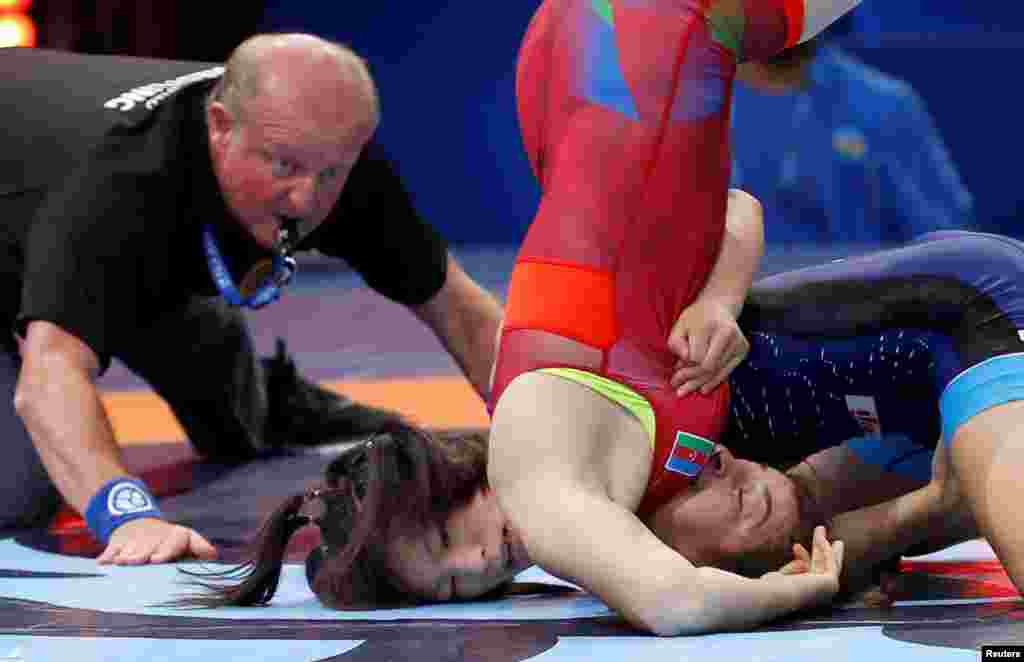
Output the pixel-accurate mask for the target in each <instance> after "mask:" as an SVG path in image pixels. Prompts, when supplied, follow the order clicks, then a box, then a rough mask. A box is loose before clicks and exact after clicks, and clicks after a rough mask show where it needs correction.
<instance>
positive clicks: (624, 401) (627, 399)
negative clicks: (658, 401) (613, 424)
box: [537, 368, 656, 449]
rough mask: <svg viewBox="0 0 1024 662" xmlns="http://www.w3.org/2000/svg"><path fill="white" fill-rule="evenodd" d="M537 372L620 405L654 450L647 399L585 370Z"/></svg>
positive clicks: (652, 422)
mask: <svg viewBox="0 0 1024 662" xmlns="http://www.w3.org/2000/svg"><path fill="white" fill-rule="evenodd" d="M537 372H543V373H546V374H549V375H555V376H556V377H562V378H563V379H568V380H569V381H571V382H576V383H577V384H582V385H584V386H586V387H587V388H589V389H591V390H593V391H596V392H597V393H600V394H601V395H603V396H604V397H606V398H608V399H609V400H611V401H612V402H614V403H616V404H619V405H622V407H623V408H624V409H625V410H626V411H628V412H629V413H630V414H633V416H636V418H637V420H638V421H640V425H642V426H643V428H644V432H646V433H647V439H648V440H649V441H650V442H651V448H652V449H653V448H654V440H655V436H654V432H655V430H656V427H655V422H654V408H653V407H651V403H649V402H647V399H646V398H644V396H642V395H640V394H639V393H637V392H636V391H634V390H633V389H631V388H629V387H628V386H626V385H625V384H620V383H619V382H616V381H612V380H611V379H608V378H607V377H602V376H601V375H595V374H594V373H592V372H587V371H586V370H577V369H576V368H541V369H540V370H538V371H537Z"/></svg>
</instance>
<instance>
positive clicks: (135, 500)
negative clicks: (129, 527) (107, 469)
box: [107, 483, 153, 515]
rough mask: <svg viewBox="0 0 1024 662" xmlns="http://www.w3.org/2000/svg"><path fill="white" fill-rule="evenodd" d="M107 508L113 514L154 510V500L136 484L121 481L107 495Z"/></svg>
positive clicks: (129, 513)
mask: <svg viewBox="0 0 1024 662" xmlns="http://www.w3.org/2000/svg"><path fill="white" fill-rule="evenodd" d="M107 509H108V510H109V511H110V514H111V515H131V514H132V513H141V512H145V511H147V510H153V501H152V499H150V498H149V495H148V494H146V493H145V492H143V491H142V490H140V489H139V488H138V487H137V486H136V485H135V484H133V483H120V484H118V485H115V486H114V489H112V490H110V494H108V495H107Z"/></svg>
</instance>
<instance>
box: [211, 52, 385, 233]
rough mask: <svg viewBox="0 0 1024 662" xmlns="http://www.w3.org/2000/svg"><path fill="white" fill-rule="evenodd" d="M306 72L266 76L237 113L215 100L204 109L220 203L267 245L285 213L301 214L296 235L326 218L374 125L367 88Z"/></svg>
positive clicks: (307, 231)
mask: <svg viewBox="0 0 1024 662" xmlns="http://www.w3.org/2000/svg"><path fill="white" fill-rule="evenodd" d="M314 71H315V70H314ZM307 73H308V72H307ZM309 75H310V76H311V78H310V79H304V78H303V77H302V76H300V75H296V76H294V77H291V76H289V77H284V76H281V77H276V78H275V77H271V80H270V82H269V83H268V84H267V85H266V86H265V89H264V90H263V91H261V92H260V93H257V94H255V95H254V96H252V97H250V98H247V99H246V100H245V101H244V102H243V103H240V104H239V106H240V107H239V108H238V109H235V110H234V112H232V109H231V108H229V106H228V105H225V104H222V103H220V102H215V103H213V104H210V107H209V109H208V111H207V127H208V132H209V139H210V154H211V159H212V161H213V167H214V172H215V174H216V176H217V180H218V182H219V184H220V188H221V192H222V194H223V196H224V199H225V202H226V203H227V205H228V207H229V209H230V210H231V212H232V213H233V214H234V216H235V218H236V220H238V221H239V222H240V223H241V224H242V225H243V227H245V229H246V230H247V231H248V232H249V234H250V235H251V236H252V237H253V238H254V239H255V240H256V242H257V243H258V244H259V245H261V246H262V247H264V248H271V247H272V246H273V243H274V240H275V238H276V237H277V230H278V228H279V227H280V226H281V224H282V223H283V221H284V219H286V218H294V219H296V220H297V221H298V229H299V235H300V236H305V235H306V234H308V233H309V232H311V231H312V230H313V229H314V228H316V227H317V226H318V225H320V223H322V222H323V221H324V219H325V218H326V217H327V215H328V213H329V212H330V211H331V209H332V208H333V206H334V204H335V203H336V202H337V200H338V196H339V195H340V193H341V190H342V187H343V186H344V185H345V180H346V179H347V178H348V175H349V172H350V171H351V169H352V166H353V164H354V163H355V162H356V159H357V158H358V157H359V154H360V152H361V151H362V150H363V147H364V146H365V145H366V142H367V141H368V140H369V138H370V136H371V135H372V133H373V130H374V129H375V128H376V114H375V112H376V111H375V109H374V106H373V104H372V102H371V97H369V96H368V93H364V92H362V91H360V90H359V89H353V87H354V85H353V84H352V83H351V82H346V81H337V80H334V79H333V78H331V77H329V76H323V75H321V76H316V75H315V74H309Z"/></svg>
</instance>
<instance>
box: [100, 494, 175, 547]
mask: <svg viewBox="0 0 1024 662" xmlns="http://www.w3.org/2000/svg"><path fill="white" fill-rule="evenodd" d="M143 517H158V518H162V517H163V513H161V512H160V509H159V508H157V505H156V499H154V498H153V495H152V494H150V493H149V490H148V489H146V484H145V483H143V482H142V481H141V480H136V479H134V478H115V479H113V480H109V481H107V482H106V483H104V484H103V487H101V488H100V489H99V491H98V492H96V494H94V495H93V497H92V498H91V499H89V505H88V506H86V509H85V524H86V526H88V527H89V530H90V531H92V533H93V535H95V536H96V537H97V538H98V539H99V541H100V542H101V543H103V544H104V545H106V544H107V542H109V541H110V534H112V533H113V532H114V529H116V528H117V527H119V526H121V525H122V524H124V523H125V522H130V521H131V520H133V519H141V518H143Z"/></svg>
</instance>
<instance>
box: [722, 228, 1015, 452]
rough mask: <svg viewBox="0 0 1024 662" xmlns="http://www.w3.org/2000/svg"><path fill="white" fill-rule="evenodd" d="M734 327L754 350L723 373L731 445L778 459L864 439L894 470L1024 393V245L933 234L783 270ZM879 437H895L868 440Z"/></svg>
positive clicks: (761, 285) (761, 284)
mask: <svg viewBox="0 0 1024 662" xmlns="http://www.w3.org/2000/svg"><path fill="white" fill-rule="evenodd" d="M740 325H741V327H742V328H743V329H744V330H745V332H746V333H747V336H748V338H749V339H750V343H751V351H750V355H749V357H748V359H747V361H746V362H745V363H744V364H743V365H741V366H740V367H739V368H737V369H736V370H735V372H734V373H733V375H732V377H731V378H730V384H731V387H732V393H733V397H732V403H731V408H730V420H729V427H728V432H727V433H726V435H725V437H724V439H723V442H724V443H725V444H726V446H728V447H729V448H730V449H732V450H733V451H734V452H735V453H737V454H738V455H740V456H742V457H747V458H750V459H754V460H760V461H768V460H770V461H772V462H773V463H776V462H778V461H780V459H783V458H786V459H788V460H789V461H797V460H799V459H802V458H803V457H805V456H807V455H808V454H810V453H813V452H815V451H817V450H820V449H823V448H827V447H829V446H835V445H838V444H840V443H843V442H845V441H847V440H850V439H858V440H859V441H860V442H863V443H861V447H862V448H868V447H869V446H871V447H874V448H876V451H874V452H875V453H876V457H875V458H874V459H875V460H878V458H879V457H884V458H885V459H884V462H883V461H881V460H879V463H882V464H885V465H886V468H892V466H891V465H892V464H893V463H899V462H904V461H907V460H909V459H910V457H909V456H910V455H912V454H913V453H914V452H915V449H918V450H920V451H921V452H923V453H926V454H927V455H930V453H928V451H929V450H930V449H932V448H934V447H935V444H936V442H937V441H938V439H939V438H940V434H941V435H942V438H944V439H945V440H946V443H949V441H950V440H951V439H952V437H953V433H954V432H955V430H956V428H957V427H958V426H959V425H960V424H962V423H963V422H965V421H966V420H968V419H969V418H971V417H972V416H974V415H976V414H977V413H979V412H981V411H983V410H985V409H987V408H989V407H992V406H995V405H998V404H1001V403H1004V402H1009V401H1011V400H1019V399H1024V336H1022V334H1024V331H1022V329H1024V243H1022V242H1019V241H1016V240H1013V239H1010V238H1007V237H1002V236H998V235H991V234H980V233H972V232H963V231H943V232H935V233H931V234H927V235H923V236H922V237H920V238H919V239H918V240H916V241H914V242H912V243H910V244H908V245H906V246H904V247H901V248H897V249H892V250H886V251H879V252H875V253H870V254H867V255H863V256H858V257H854V258H849V259H846V260H837V261H834V262H831V263H828V264H824V265H819V266H814V267H809V268H806V269H800V270H796V271H791V272H786V273H782V274H777V275H775V276H771V277H769V278H765V279H763V280H761V281H758V282H757V283H756V284H755V285H754V287H753V288H752V290H751V294H750V296H749V297H748V299H747V303H746V305H745V307H744V311H743V315H742V316H741V318H740ZM879 439H885V440H886V441H887V442H888V441H889V440H892V442H893V444H892V445H893V448H889V449H888V451H886V450H885V449H884V445H882V446H883V448H882V450H877V449H878V448H879V444H878V443H875V444H874V445H873V446H872V445H871V444H868V443H866V442H867V441H868V440H874V441H875V442H877V441H878V440H879ZM877 453H881V456H877ZM927 455H926V456H925V457H927ZM869 459H870V458H869ZM916 464H917V467H918V470H919V469H920V465H921V460H920V458H918V461H917V463H916Z"/></svg>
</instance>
